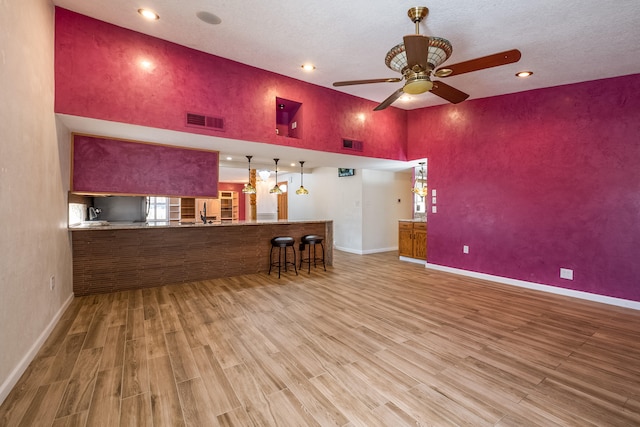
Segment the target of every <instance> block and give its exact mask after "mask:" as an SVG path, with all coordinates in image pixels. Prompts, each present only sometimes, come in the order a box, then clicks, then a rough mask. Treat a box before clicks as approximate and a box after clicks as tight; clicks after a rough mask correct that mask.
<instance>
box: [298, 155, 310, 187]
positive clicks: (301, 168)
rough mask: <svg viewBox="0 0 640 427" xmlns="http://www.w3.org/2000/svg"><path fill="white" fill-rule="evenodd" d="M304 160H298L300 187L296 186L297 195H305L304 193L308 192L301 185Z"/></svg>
mask: <svg viewBox="0 0 640 427" xmlns="http://www.w3.org/2000/svg"><path fill="white" fill-rule="evenodd" d="M303 168H304V161H302V160H301V161H300V188H298V189H297V190H296V194H298V195H305V194H309V190H307V189H306V188H304V185H303V178H304V169H303Z"/></svg>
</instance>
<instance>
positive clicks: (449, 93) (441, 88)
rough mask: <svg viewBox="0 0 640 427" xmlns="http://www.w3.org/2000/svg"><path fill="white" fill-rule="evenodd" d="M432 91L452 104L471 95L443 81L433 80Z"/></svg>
mask: <svg viewBox="0 0 640 427" xmlns="http://www.w3.org/2000/svg"><path fill="white" fill-rule="evenodd" d="M431 93H433V94H434V95H436V96H439V97H440V98H442V99H446V100H447V101H449V102H450V103H452V104H458V103H460V102H462V101H464V100H465V99H467V98H468V97H469V95H468V94H466V93H464V92H462V91H460V90H458V89H456V88H455V87H451V86H449V85H448V84H446V83H442V82H433V87H432V88H431Z"/></svg>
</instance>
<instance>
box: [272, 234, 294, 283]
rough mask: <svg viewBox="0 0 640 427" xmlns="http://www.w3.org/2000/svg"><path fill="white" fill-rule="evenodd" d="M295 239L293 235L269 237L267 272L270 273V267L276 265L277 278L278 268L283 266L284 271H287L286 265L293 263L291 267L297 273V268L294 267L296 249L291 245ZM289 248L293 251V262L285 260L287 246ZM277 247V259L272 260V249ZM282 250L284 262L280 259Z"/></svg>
mask: <svg viewBox="0 0 640 427" xmlns="http://www.w3.org/2000/svg"><path fill="white" fill-rule="evenodd" d="M294 243H295V239H294V238H293V237H286V236H278V237H274V238H273V239H271V251H270V252H269V274H271V268H272V267H278V279H279V278H280V269H281V268H282V267H284V271H287V265H288V264H290V265H293V269H294V271H295V272H296V276H297V275H298V269H297V268H296V249H295V248H294V247H293V245H294ZM289 247H290V248H291V251H292V252H293V262H290V261H287V248H289ZM276 248H277V249H278V260H277V261H274V260H273V250H274V249H276ZM283 251H284V262H283V261H282V252H283Z"/></svg>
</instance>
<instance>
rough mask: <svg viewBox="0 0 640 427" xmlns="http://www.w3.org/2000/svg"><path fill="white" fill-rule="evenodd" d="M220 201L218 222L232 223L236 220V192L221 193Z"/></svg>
mask: <svg viewBox="0 0 640 427" xmlns="http://www.w3.org/2000/svg"><path fill="white" fill-rule="evenodd" d="M219 200H220V218H219V219H220V220H221V221H233V220H237V219H238V192H236V191H221V192H220V193H219Z"/></svg>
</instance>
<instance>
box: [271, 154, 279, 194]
mask: <svg viewBox="0 0 640 427" xmlns="http://www.w3.org/2000/svg"><path fill="white" fill-rule="evenodd" d="M278 160H280V159H273V161H274V162H276V184H275V185H274V186H273V188H272V189H271V190H269V193H271V194H282V189H281V188H280V187H278Z"/></svg>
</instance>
